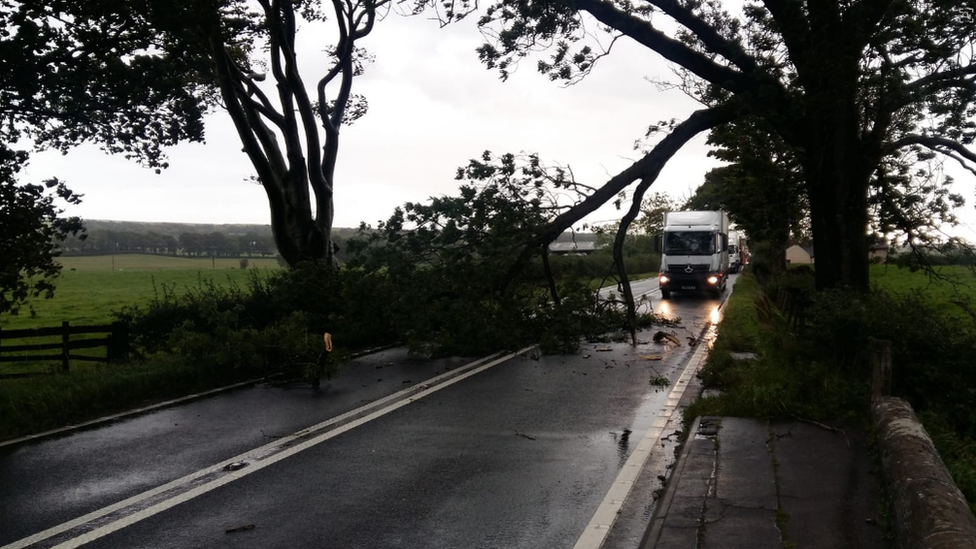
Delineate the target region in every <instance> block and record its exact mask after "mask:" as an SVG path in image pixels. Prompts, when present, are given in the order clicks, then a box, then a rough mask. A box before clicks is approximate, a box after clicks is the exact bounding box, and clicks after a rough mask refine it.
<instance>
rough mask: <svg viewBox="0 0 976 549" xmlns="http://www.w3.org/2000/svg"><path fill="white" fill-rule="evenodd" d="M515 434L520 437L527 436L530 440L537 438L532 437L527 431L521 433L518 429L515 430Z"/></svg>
mask: <svg viewBox="0 0 976 549" xmlns="http://www.w3.org/2000/svg"><path fill="white" fill-rule="evenodd" d="M515 436H519V437H522V438H527V439H529V440H535V437H530V436H529V435H527V434H525V433H520V432H518V431H515Z"/></svg>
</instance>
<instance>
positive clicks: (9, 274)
mask: <svg viewBox="0 0 976 549" xmlns="http://www.w3.org/2000/svg"><path fill="white" fill-rule="evenodd" d="M25 156H26V154H25V153H23V152H15V151H12V150H10V149H8V148H6V147H3V146H2V145H0V235H2V236H0V257H2V258H3V261H2V262H0V314H3V313H17V312H18V311H19V310H20V308H21V307H22V306H23V305H24V304H25V303H27V302H28V301H29V299H30V298H32V297H40V296H45V297H50V296H51V295H52V294H53V292H54V279H55V278H56V277H57V276H58V273H60V271H61V265H60V264H58V263H57V262H56V259H55V258H56V257H57V255H58V253H59V243H60V242H62V241H64V239H65V237H66V236H67V235H69V234H78V232H79V231H80V230H81V220H79V219H78V218H77V217H67V218H65V217H62V215H61V214H63V213H64V209H63V206H62V204H61V203H63V204H77V203H78V202H79V201H80V197H79V196H78V195H76V194H74V193H72V192H71V191H70V190H69V189H68V188H67V187H66V186H65V185H64V183H62V182H60V181H58V180H57V179H51V180H48V181H45V182H44V184H43V185H31V184H24V185H21V184H18V183H17V182H16V175H17V172H18V171H19V170H20V168H21V166H23V164H24V157H25ZM59 202H60V203H59ZM31 312H33V308H31Z"/></svg>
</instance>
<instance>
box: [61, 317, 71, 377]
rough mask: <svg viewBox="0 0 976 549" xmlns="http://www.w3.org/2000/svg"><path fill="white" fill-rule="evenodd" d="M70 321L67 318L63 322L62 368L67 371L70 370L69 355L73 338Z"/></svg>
mask: <svg viewBox="0 0 976 549" xmlns="http://www.w3.org/2000/svg"><path fill="white" fill-rule="evenodd" d="M69 330H70V328H69V327H68V321H67V320H65V321H63V322H62V323H61V369H62V370H64V371H65V372H67V371H68V357H69V353H70V351H71V349H69V345H68V343H69V341H70V339H71V333H70V332H69Z"/></svg>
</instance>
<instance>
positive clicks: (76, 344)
mask: <svg viewBox="0 0 976 549" xmlns="http://www.w3.org/2000/svg"><path fill="white" fill-rule="evenodd" d="M79 334H105V336H104V337H96V338H85V339H75V340H72V339H71V336H73V335H79ZM57 336H60V337H61V341H60V342H58V343H23V341H22V340H29V339H37V338H49V339H50V338H52V337H57ZM10 340H20V341H18V344H16V345H9V344H5V343H4V342H6V341H10ZM99 347H105V348H106V353H105V356H104V357H101V356H93V355H83V354H77V353H75V352H73V351H76V350H78V349H95V348H99ZM54 350H56V351H58V352H57V354H55V353H45V352H46V351H54ZM25 353H42V354H25ZM128 359H129V325H128V324H127V323H125V322H114V323H112V324H103V325H99V326H71V325H70V324H69V323H68V321H64V322H62V323H61V326H56V327H53V328H28V329H21V330H4V329H0V364H2V363H4V362H40V361H49V360H51V361H53V360H57V361H60V362H61V369H62V370H64V371H65V372H67V371H68V369H69V362H70V361H72V360H89V361H94V362H126V361H127V360H128ZM24 375H30V374H24ZM0 377H18V375H17V374H6V375H4V374H0Z"/></svg>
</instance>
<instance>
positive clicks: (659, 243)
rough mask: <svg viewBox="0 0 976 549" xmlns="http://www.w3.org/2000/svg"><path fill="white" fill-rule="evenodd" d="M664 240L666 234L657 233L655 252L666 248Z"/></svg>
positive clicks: (655, 236)
mask: <svg viewBox="0 0 976 549" xmlns="http://www.w3.org/2000/svg"><path fill="white" fill-rule="evenodd" d="M663 240H664V235H663V234H656V235H654V251H655V252H657V253H661V249H662V248H664V246H663V245H662V241H663Z"/></svg>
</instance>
